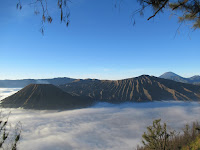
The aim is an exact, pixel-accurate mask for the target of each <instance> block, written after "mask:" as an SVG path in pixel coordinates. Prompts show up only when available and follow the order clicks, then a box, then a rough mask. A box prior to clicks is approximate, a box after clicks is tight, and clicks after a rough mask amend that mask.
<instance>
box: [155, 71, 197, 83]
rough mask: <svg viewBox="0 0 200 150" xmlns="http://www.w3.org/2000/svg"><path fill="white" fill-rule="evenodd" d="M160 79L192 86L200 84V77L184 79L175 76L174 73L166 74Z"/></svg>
mask: <svg viewBox="0 0 200 150" xmlns="http://www.w3.org/2000/svg"><path fill="white" fill-rule="evenodd" d="M159 78H164V79H169V80H173V81H177V82H182V83H190V84H200V76H199V75H195V76H192V77H189V78H184V77H182V76H180V75H178V74H175V73H173V72H165V73H164V74H162V75H161V76H159Z"/></svg>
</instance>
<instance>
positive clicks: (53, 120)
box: [2, 102, 200, 150]
mask: <svg viewBox="0 0 200 150" xmlns="http://www.w3.org/2000/svg"><path fill="white" fill-rule="evenodd" d="M2 111H3V113H8V112H9V111H11V112H12V114H11V115H10V117H9V122H10V123H12V124H16V123H17V122H18V121H21V123H22V126H23V128H22V138H21V141H20V143H19V145H18V148H19V150H27V149H29V150H47V149H48V150H79V149H80V150H100V149H101V150H102V149H103V150H113V149H114V150H122V149H123V150H133V149H134V148H135V147H136V146H137V144H139V143H140V141H141V136H142V134H143V132H144V131H145V130H146V126H148V125H151V124H152V121H153V120H154V119H158V118H162V120H163V121H165V122H167V124H168V125H169V126H170V127H171V128H174V129H176V130H180V129H181V128H182V127H183V125H184V124H185V123H190V122H191V121H196V120H198V119H199V116H200V104H199V103H195V102H191V103H189V102H187V103H184V102H152V103H137V104H136V103H134V104H133V103H125V104H121V105H114V104H107V103H99V104H97V105H95V106H94V107H91V108H84V109H77V110H69V111H35V110H22V109H2Z"/></svg>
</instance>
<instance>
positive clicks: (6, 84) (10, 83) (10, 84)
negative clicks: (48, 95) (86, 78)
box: [0, 77, 76, 88]
mask: <svg viewBox="0 0 200 150" xmlns="http://www.w3.org/2000/svg"><path fill="white" fill-rule="evenodd" d="M74 80H76V79H74V78H67V77H58V78H50V79H20V80H0V88H19V87H20V88H21V87H25V86H27V85H29V84H53V85H60V84H66V83H70V82H72V81H74Z"/></svg>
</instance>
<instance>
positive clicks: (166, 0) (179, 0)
mask: <svg viewBox="0 0 200 150" xmlns="http://www.w3.org/2000/svg"><path fill="white" fill-rule="evenodd" d="M138 2H139V3H140V4H141V6H142V7H141V8H140V9H139V10H137V11H136V12H135V13H138V12H140V13H141V12H143V11H144V10H145V8H146V7H151V8H153V11H154V14H153V15H152V16H150V17H149V18H148V20H150V19H151V18H153V17H155V16H156V15H157V14H158V13H159V12H162V11H163V10H164V9H170V10H171V12H172V14H174V15H177V16H178V18H179V21H180V22H184V21H190V22H192V28H194V29H197V28H200V0H138ZM175 11H176V12H178V13H174V12H175Z"/></svg>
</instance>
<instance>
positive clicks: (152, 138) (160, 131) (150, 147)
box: [137, 119, 200, 150]
mask: <svg viewBox="0 0 200 150" xmlns="http://www.w3.org/2000/svg"><path fill="white" fill-rule="evenodd" d="M142 137H143V140H142V142H143V144H144V146H142V147H139V146H138V148H137V150H179V149H180V150H181V149H182V150H189V149H192V148H197V147H198V148H200V144H199V140H200V128H199V124H198V122H194V123H193V124H192V126H189V125H188V124H186V125H185V127H184V128H183V131H182V132H181V133H176V131H175V130H174V131H171V132H170V131H167V125H166V123H164V124H163V125H162V124H161V119H158V120H155V121H153V125H152V126H148V127H147V132H145V133H144V134H143V136H142ZM198 148H197V149H198Z"/></svg>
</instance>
